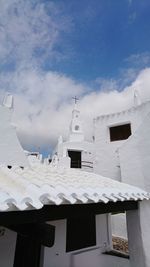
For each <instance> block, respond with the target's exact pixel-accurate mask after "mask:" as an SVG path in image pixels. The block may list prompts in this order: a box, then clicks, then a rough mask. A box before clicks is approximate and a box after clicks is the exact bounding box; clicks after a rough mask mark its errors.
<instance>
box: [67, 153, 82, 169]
mask: <svg viewBox="0 0 150 267" xmlns="http://www.w3.org/2000/svg"><path fill="white" fill-rule="evenodd" d="M68 156H69V157H70V158H71V164H70V167H71V168H81V151H74V150H68Z"/></svg>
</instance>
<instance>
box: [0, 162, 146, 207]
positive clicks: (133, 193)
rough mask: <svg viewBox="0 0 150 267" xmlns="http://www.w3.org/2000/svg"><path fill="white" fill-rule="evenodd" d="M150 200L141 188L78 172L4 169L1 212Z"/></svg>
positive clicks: (36, 167)
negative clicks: (78, 204) (65, 205)
mask: <svg viewBox="0 0 150 267" xmlns="http://www.w3.org/2000/svg"><path fill="white" fill-rule="evenodd" d="M149 198H150V194H149V193H147V192H145V191H143V190H141V189H139V188H137V187H134V186H130V185H128V184H124V183H120V182H117V181H114V180H112V179H109V178H106V177H103V176H100V175H97V174H93V173H89V172H84V171H81V170H78V169H69V168H68V169H65V168H55V167H52V166H50V165H44V164H35V165H33V166H32V167H25V168H24V169H22V168H20V167H12V168H11V169H9V168H7V167H6V166H0V211H12V210H27V209H40V208H42V207H43V206H44V205H45V204H49V205H50V204H53V205H55V204H56V205H61V204H76V203H80V204H82V203H92V202H94V203H96V202H104V203H107V202H109V201H113V202H116V201H125V200H135V201H136V200H142V199H149Z"/></svg>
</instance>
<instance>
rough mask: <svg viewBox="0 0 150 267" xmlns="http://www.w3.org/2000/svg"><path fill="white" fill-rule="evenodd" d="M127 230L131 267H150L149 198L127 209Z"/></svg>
mask: <svg viewBox="0 0 150 267" xmlns="http://www.w3.org/2000/svg"><path fill="white" fill-rule="evenodd" d="M127 230H128V241H129V255H130V265H131V267H150V200H144V201H141V202H139V208H138V210H132V211H127Z"/></svg>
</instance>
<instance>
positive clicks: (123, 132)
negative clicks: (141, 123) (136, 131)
mask: <svg viewBox="0 0 150 267" xmlns="http://www.w3.org/2000/svg"><path fill="white" fill-rule="evenodd" d="M109 132H110V141H119V140H125V139H128V137H129V136H130V135H131V124H130V123H128V124H123V125H119V126H113V127H110V128H109Z"/></svg>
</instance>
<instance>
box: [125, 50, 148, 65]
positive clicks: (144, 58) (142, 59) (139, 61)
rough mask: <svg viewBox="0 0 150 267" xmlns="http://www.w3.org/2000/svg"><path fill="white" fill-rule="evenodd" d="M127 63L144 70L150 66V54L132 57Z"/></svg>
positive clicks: (145, 53)
mask: <svg viewBox="0 0 150 267" xmlns="http://www.w3.org/2000/svg"><path fill="white" fill-rule="evenodd" d="M125 61H126V62H128V63H129V64H131V65H132V66H135V67H140V68H143V67H145V66H148V65H149V64H150V52H143V53H139V54H133V55H130V56H129V57H128V58H127V59H126V60H125Z"/></svg>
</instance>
